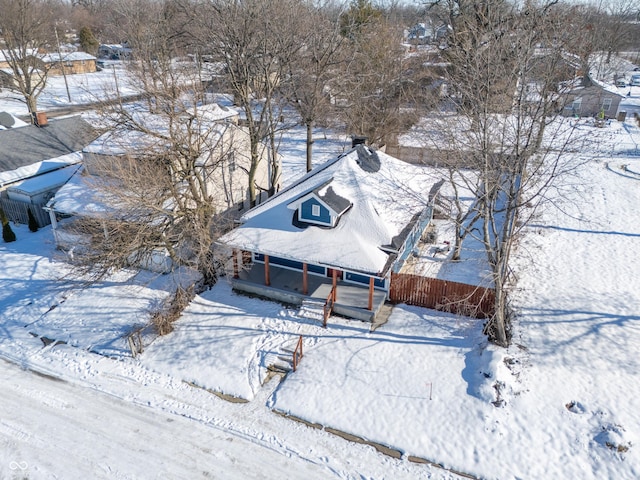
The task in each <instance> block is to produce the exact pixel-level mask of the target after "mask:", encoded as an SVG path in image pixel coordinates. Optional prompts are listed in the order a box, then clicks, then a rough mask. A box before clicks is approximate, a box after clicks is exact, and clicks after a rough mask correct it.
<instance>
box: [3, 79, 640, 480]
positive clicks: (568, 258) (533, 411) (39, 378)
mask: <svg viewBox="0 0 640 480" xmlns="http://www.w3.org/2000/svg"><path fill="white" fill-rule="evenodd" d="M101 73H104V72H101ZM3 109H4V106H0V111H1V110H3ZM568 121H569V120H568ZM576 128H577V130H578V131H579V133H580V134H581V135H582V136H583V137H584V138H586V139H588V140H589V142H588V143H587V144H586V148H585V149H584V150H581V151H578V152H574V153H572V159H571V160H572V161H574V160H579V162H576V163H577V164H579V167H578V170H577V171H576V172H575V175H574V176H573V177H571V178H567V179H566V180H565V181H564V185H563V186H564V188H563V189H561V190H560V191H558V192H553V193H552V197H551V198H549V202H547V203H546V204H545V209H544V211H542V212H541V213H540V214H539V215H538V216H537V217H536V218H535V219H534V221H533V222H532V224H531V225H530V226H529V227H528V228H526V229H525V231H524V232H523V235H522V236H521V238H520V241H519V243H518V248H517V250H516V252H515V253H514V255H513V262H512V263H513V268H514V270H515V272H516V275H517V277H518V280H519V281H518V284H517V285H516V289H515V292H514V298H513V307H514V309H515V310H516V312H517V314H518V317H517V319H516V322H515V333H514V342H513V345H512V346H511V347H510V348H509V349H499V348H495V347H493V346H490V345H487V343H486V341H485V340H484V338H483V336H482V334H481V330H482V325H481V324H480V322H478V321H475V320H469V319H464V318H460V317H455V316H451V315H448V314H444V313H440V312H435V311H431V310H426V309H421V308H416V307H409V306H397V307H395V308H394V310H393V312H392V314H391V316H390V318H389V321H388V322H387V323H386V324H385V325H383V326H382V327H380V328H379V329H377V330H376V331H374V332H371V331H369V328H368V325H367V324H363V323H360V322H357V321H347V320H344V319H338V318H332V319H330V321H329V328H327V329H326V330H325V329H322V328H320V327H319V326H318V325H317V324H316V323H314V322H312V321H310V320H307V319H303V318H300V317H299V316H298V315H297V312H296V311H295V310H292V309H290V308H287V307H285V306H283V305H280V304H277V303H272V302H265V301H262V300H258V299H254V298H249V297H244V296H240V295H237V294H235V293H233V292H232V291H231V289H230V288H229V286H228V284H227V283H226V282H225V281H221V282H220V283H219V284H218V285H216V286H215V287H214V288H213V289H211V290H209V291H206V292H204V293H202V294H201V295H199V296H197V297H196V298H195V299H194V301H193V302H192V304H191V305H190V306H189V307H188V308H187V310H186V311H185V312H184V315H183V316H182V317H181V319H180V320H179V321H178V322H177V323H176V330H175V331H174V332H173V333H172V334H170V335H167V336H165V337H162V338H159V339H156V340H155V341H153V343H151V344H150V345H149V346H148V347H147V348H146V349H145V351H144V353H143V354H142V355H140V356H138V357H136V358H135V359H134V358H132V357H131V356H130V355H129V354H128V351H127V343H126V341H125V339H124V338H123V335H125V334H126V333H128V332H129V331H130V330H131V329H132V328H134V327H136V326H138V325H140V324H142V323H144V322H145V319H146V318H147V316H148V314H149V311H150V310H151V309H153V307H154V306H155V305H157V303H158V302H160V301H161V300H162V299H163V298H165V297H166V295H167V291H168V290H170V289H171V285H168V283H167V282H168V279H167V278H166V277H152V276H149V275H142V274H141V275H134V274H133V273H129V272H121V273H119V274H118V275H115V276H114V277H112V278H109V279H106V280H105V281H103V282H101V283H100V284H97V285H91V286H89V285H87V284H85V283H84V282H82V281H81V280H79V279H77V278H74V277H73V276H72V275H70V272H69V269H68V268H67V265H66V264H65V263H64V259H63V258H61V257H60V254H59V253H58V252H56V251H55V250H54V248H53V237H52V232H51V229H50V228H44V229H41V230H39V231H38V232H36V233H31V232H29V230H28V229H27V227H26V226H14V231H15V232H16V235H17V237H18V241H17V242H14V243H9V244H6V243H0V285H1V286H2V288H0V318H1V320H0V379H1V380H2V383H3V394H2V398H1V401H0V478H2V479H5V478H6V479H11V480H13V479H16V480H17V479H23V478H29V479H30V480H31V479H36V480H37V479H43V480H44V479H52V478H53V479H84V478H104V479H112V478H116V479H148V478H158V479H160V478H162V479H164V478H175V479H183V478H184V479H193V478H223V479H227V478H228V479H247V478H269V479H270V478H301V479H315V478H318V479H321V478H322V479H325V478H341V479H431V478H433V479H454V478H464V477H462V476H459V475H456V473H453V471H455V472H459V473H460V474H464V475H468V476H471V477H475V478H489V479H541V478H549V479H578V478H579V479H585V480H591V479H593V480H596V479H598V480H599V479H616V480H617V479H635V478H640V450H639V445H638V443H639V442H640V382H639V381H638V380H639V379H638V372H639V371H640V368H639V367H640V360H638V357H639V355H638V354H639V353H640V352H639V350H640V347H638V345H640V325H639V320H640V316H639V315H638V312H639V311H640V280H639V277H638V273H637V272H638V271H640V255H638V250H639V248H640V209H639V208H638V206H639V205H640V156H635V155H631V154H635V153H636V152H637V150H638V145H639V144H640V130H639V129H638V127H637V126H636V125H635V124H633V123H632V122H631V120H630V119H628V121H627V123H624V124H620V123H618V122H611V123H610V124H609V125H608V126H607V127H605V128H602V129H599V128H594V127H593V126H592V125H591V124H589V123H588V122H586V121H581V122H580V123H579V124H578V125H577V126H576ZM288 138H289V140H287V142H286V144H285V145H284V148H283V153H284V154H285V158H284V163H285V166H288V168H289V169H293V170H295V171H296V172H297V171H299V172H300V173H301V172H302V170H301V169H303V168H304V163H303V161H300V160H296V159H297V158H303V155H302V154H301V152H303V138H304V136H303V131H302V129H297V130H296V131H294V133H293V134H291V136H290V137H288ZM316 146H317V148H318V150H317V151H318V152H319V157H318V158H319V159H321V158H325V157H323V155H327V156H330V155H333V154H335V153H339V152H340V151H341V150H342V149H344V139H342V140H339V141H338V142H334V143H331V142H327V143H326V144H323V143H322V141H319V142H317V143H316ZM316 161H318V160H316ZM296 169H297V170H296ZM290 175H291V177H290V178H293V177H295V176H296V175H297V173H293V174H290ZM442 263H443V262H442V261H440V262H439V265H438V267H439V268H443V267H442V266H441V265H440V264H442ZM299 335H303V338H304V348H305V352H304V353H305V355H304V357H303V359H302V362H301V364H300V367H299V369H298V370H297V371H296V372H293V373H290V374H289V375H288V376H287V377H286V379H285V380H284V381H283V382H280V383H278V378H277V377H276V378H273V379H271V380H270V381H268V375H267V370H266V366H267V365H268V364H269V363H270V362H271V361H272V360H273V358H274V357H276V358H277V357H278V356H279V355H280V354H281V352H282V349H283V348H284V347H290V346H291V344H292V343H295V341H296V340H297V338H298V337H299ZM38 337H42V338H38ZM51 340H59V341H62V342H64V343H57V342H51ZM265 382H266V383H265ZM214 391H215V392H218V393H224V394H227V395H230V396H232V397H240V398H242V399H244V400H246V401H247V402H246V403H232V402H228V401H225V400H223V399H221V398H219V397H218V396H216V395H214V394H213V393H212V392H214ZM274 410H275V411H277V412H283V413H286V414H289V415H291V416H295V417H298V418H300V419H303V420H305V421H307V422H310V423H314V424H317V425H316V426H323V427H325V428H324V429H322V428H312V427H309V426H306V425H304V424H302V423H299V422H295V421H293V420H290V419H287V418H284V417H282V416H281V415H278V414H276V413H274ZM327 429H335V430H338V431H341V432H345V433H348V434H351V435H354V436H356V437H360V438H363V439H366V440H368V441H371V442H375V443H377V444H380V445H383V446H386V447H389V448H390V449H392V451H391V453H392V454H393V451H398V452H399V453H400V456H401V458H399V459H395V458H392V457H391V456H388V455H384V454H382V453H380V452H378V451H376V450H375V449H374V448H373V447H371V446H366V445H361V444H358V443H354V442H350V441H347V440H344V439H343V438H341V437H340V436H337V435H334V434H332V433H329V432H328V431H327ZM416 459H425V460H427V461H430V462H433V463H436V464H440V465H442V466H443V467H444V468H440V467H437V466H434V465H430V464H418V463H415V462H413V461H411V460H416ZM447 469H449V470H447Z"/></svg>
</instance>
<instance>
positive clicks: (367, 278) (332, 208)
mask: <svg viewBox="0 0 640 480" xmlns="http://www.w3.org/2000/svg"><path fill="white" fill-rule="evenodd" d="M442 183H443V182H442V180H441V173H439V172H438V171H437V170H435V169H432V168H429V167H424V166H419V165H410V164H407V163H405V162H402V161H401V160H398V159H396V158H393V157H391V156H389V155H387V154H385V153H383V152H381V151H376V150H374V149H372V148H370V147H367V146H365V145H358V146H356V147H355V148H353V149H352V150H350V151H349V152H347V153H345V154H343V155H341V156H339V157H337V158H335V159H333V160H330V161H328V162H326V163H325V164H323V165H321V166H319V167H317V168H315V169H314V170H312V171H310V172H308V173H307V174H306V175H304V176H303V177H302V178H300V179H299V180H298V181H296V182H295V183H293V184H292V185H290V186H288V187H287V188H284V189H283V190H281V191H280V192H278V193H277V194H276V195H274V196H273V197H271V198H270V199H268V200H267V201H265V202H263V203H262V204H260V205H258V206H256V207H255V208H253V209H251V210H249V211H248V212H246V213H245V214H244V215H243V216H242V217H241V218H240V225H239V226H238V227H237V228H236V229H234V230H232V231H231V232H229V233H227V234H226V235H224V236H223V237H221V238H220V240H219V243H220V244H222V245H225V246H227V247H230V248H231V249H232V251H233V255H232V258H233V265H234V267H233V270H234V278H233V280H232V283H233V287H234V288H235V289H236V290H241V291H245V292H250V293H253V294H257V295H261V296H263V297H267V298H272V299H275V300H278V301H283V302H287V303H292V304H303V303H305V302H308V301H309V300H310V299H311V300H314V299H315V300H318V301H324V300H328V301H330V303H332V307H333V311H334V312H335V313H338V314H341V315H344V316H347V317H353V318H359V319H361V320H369V321H371V320H373V319H374V317H375V315H376V313H377V311H378V310H379V308H380V307H381V306H382V304H383V303H384V301H385V300H386V298H387V295H388V291H389V286H390V281H391V273H392V272H397V271H398V270H399V268H400V267H401V265H402V263H403V262H404V261H405V260H406V259H407V258H408V256H409V255H410V254H411V252H412V251H413V250H414V249H415V247H416V245H417V243H418V242H419V241H420V239H421V237H422V235H423V233H424V231H425V229H426V228H427V226H428V225H429V223H430V222H431V220H432V218H433V211H434V195H435V194H434V186H435V191H436V192H437V189H439V187H440V186H441V185H442Z"/></svg>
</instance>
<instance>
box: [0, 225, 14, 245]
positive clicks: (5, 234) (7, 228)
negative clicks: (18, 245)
mask: <svg viewBox="0 0 640 480" xmlns="http://www.w3.org/2000/svg"><path fill="white" fill-rule="evenodd" d="M2 239H3V240H4V241H5V242H7V243H9V242H15V241H16V234H15V233H13V230H12V229H11V224H10V223H9V222H7V223H4V224H2Z"/></svg>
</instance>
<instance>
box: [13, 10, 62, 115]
mask: <svg viewBox="0 0 640 480" xmlns="http://www.w3.org/2000/svg"><path fill="white" fill-rule="evenodd" d="M59 7H60V5H59V4H58V3H57V2H56V1H55V0H0V12H2V14H0V32H2V38H3V39H4V44H5V45H4V49H3V50H2V53H4V58H0V61H2V60H5V59H6V61H7V63H8V64H9V68H10V69H11V72H12V74H13V78H14V81H15V85H16V88H17V89H18V91H19V92H20V93H21V94H22V96H24V99H25V102H26V104H27V108H28V110H29V113H30V114H31V117H32V121H35V114H36V112H37V111H38V97H39V96H40V94H41V93H42V91H43V90H44V88H45V86H46V83H47V73H48V71H49V69H50V68H51V66H52V65H51V64H46V63H44V62H43V61H42V58H43V57H44V55H45V54H46V53H47V52H48V51H50V50H51V49H52V46H54V45H55V22H56V19H58V18H59V16H58V12H59Z"/></svg>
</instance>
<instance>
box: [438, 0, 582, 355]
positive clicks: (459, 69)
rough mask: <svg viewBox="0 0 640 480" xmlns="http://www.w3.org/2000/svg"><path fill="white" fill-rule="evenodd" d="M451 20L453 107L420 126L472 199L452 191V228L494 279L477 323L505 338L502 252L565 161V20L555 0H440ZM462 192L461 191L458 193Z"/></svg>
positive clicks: (505, 260)
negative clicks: (487, 315)
mask: <svg viewBox="0 0 640 480" xmlns="http://www.w3.org/2000/svg"><path fill="white" fill-rule="evenodd" d="M439 6H440V7H441V8H442V7H445V8H444V10H445V11H446V12H447V14H448V18H447V23H448V24H449V25H450V27H451V32H450V35H449V37H448V39H447V48H446V50H445V52H444V57H445V59H446V60H447V62H448V68H447V72H446V80H447V86H448V91H449V95H450V100H451V103H452V104H453V105H455V109H456V112H455V114H450V115H444V114H442V113H440V114H434V115H433V116H431V117H430V119H429V121H428V127H427V128H428V130H429V131H430V132H438V136H437V138H436V137H435V136H434V135H433V134H427V135H425V138H428V139H430V140H428V141H431V142H432V144H431V145H430V146H431V147H432V148H435V149H437V150H439V152H440V155H441V159H442V160H444V161H445V162H446V163H447V164H448V165H449V166H450V171H451V174H450V180H451V182H452V184H453V185H454V188H455V189H456V192H461V191H465V192H470V193H471V196H472V197H473V198H475V202H474V204H473V206H472V207H471V209H470V210H468V211H464V210H463V207H462V203H461V202H460V201H459V200H460V199H459V198H458V215H457V218H456V222H457V238H456V249H455V252H454V259H455V258H457V257H458V256H459V253H460V247H461V242H462V241H463V240H464V241H470V239H474V240H475V241H477V242H479V243H480V245H482V247H483V249H484V252H485V254H486V258H487V261H488V264H489V265H490V267H491V273H492V278H491V280H492V283H493V286H494V288H495V293H496V294H495V314H494V316H493V317H492V318H491V319H490V320H489V321H488V322H487V324H486V329H485V331H486V333H487V334H488V335H489V337H490V339H492V340H493V341H494V342H496V343H497V344H499V345H508V343H509V340H510V323H509V322H510V314H509V308H508V299H507V294H508V286H509V281H510V270H509V255H510V252H511V249H512V247H513V243H514V239H515V238H516V237H517V233H518V230H519V229H520V228H521V227H522V226H524V225H526V224H527V223H528V221H529V219H530V218H531V216H532V215H533V213H534V212H535V210H536V207H537V206H538V205H539V204H540V202H541V201H542V200H543V199H544V194H545V192H546V191H547V189H548V188H549V187H550V186H551V185H552V184H553V182H555V181H557V179H558V177H559V176H561V175H562V174H563V173H566V172H567V171H568V170H570V169H571V168H572V167H573V166H572V165H568V164H566V163H564V162H565V160H564V157H563V155H562V154H563V152H564V151H565V150H566V148H567V145H568V142H569V141H571V138H572V133H573V132H572V130H571V128H567V127H566V124H564V123H561V122H557V123H556V122H555V119H556V117H557V116H558V112H559V109H558V103H559V95H558V93H557V88H556V86H557V85H554V83H555V82H556V81H557V78H558V71H559V69H561V68H563V65H562V62H561V61H560V59H561V58H562V54H563V51H564V45H561V44H559V43H558V41H557V38H558V33H559V32H561V31H562V28H563V27H564V26H563V25H562V22H559V21H558V17H557V16H556V15H555V12H554V10H553V9H554V7H555V2H548V3H536V2H527V3H525V4H524V5H521V6H518V5H514V4H511V3H508V2H505V1H501V0H494V1H489V2H482V3H477V2H466V1H449V2H440V5H439ZM467 194H468V193H467Z"/></svg>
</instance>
